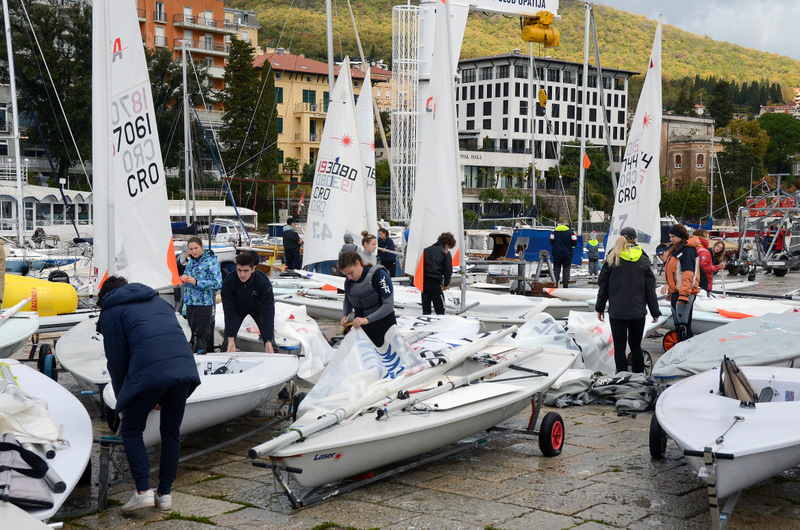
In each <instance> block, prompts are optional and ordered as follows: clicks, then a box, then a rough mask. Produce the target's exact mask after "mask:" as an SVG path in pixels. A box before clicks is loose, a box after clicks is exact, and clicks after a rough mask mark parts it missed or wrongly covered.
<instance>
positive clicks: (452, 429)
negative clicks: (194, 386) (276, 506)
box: [269, 350, 575, 487]
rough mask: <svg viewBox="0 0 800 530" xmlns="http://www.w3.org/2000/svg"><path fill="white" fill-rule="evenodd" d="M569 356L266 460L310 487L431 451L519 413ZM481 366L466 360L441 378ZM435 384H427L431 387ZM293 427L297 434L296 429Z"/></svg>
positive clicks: (362, 422)
mask: <svg viewBox="0 0 800 530" xmlns="http://www.w3.org/2000/svg"><path fill="white" fill-rule="evenodd" d="M574 355H575V354H574V353H573V352H568V351H566V350H546V351H544V352H542V353H540V354H538V355H535V356H533V357H531V358H530V359H529V360H527V361H525V362H524V363H522V365H523V366H524V367H526V368H533V369H536V370H541V371H543V372H546V373H547V376H545V377H534V378H530V379H521V380H514V381H513V382H512V381H509V382H508V383H503V379H505V378H510V377H518V376H519V375H520V373H519V372H515V371H513V370H510V371H509V372H506V373H504V374H501V375H500V376H498V377H496V378H495V379H494V380H493V381H496V382H493V383H480V384H476V385H471V386H467V387H462V388H459V389H456V390H453V391H451V392H448V393H446V394H443V395H440V396H437V397H433V398H430V402H427V403H426V404H425V405H424V406H422V405H421V407H422V410H421V411H420V410H417V411H415V412H393V413H391V414H390V416H389V418H388V420H380V421H376V416H375V414H374V413H373V414H364V415H362V416H357V417H355V418H354V419H353V421H351V422H349V423H345V424H340V425H335V426H333V427H330V428H328V429H326V430H324V431H321V432H319V433H316V434H313V435H311V436H309V437H308V438H307V439H306V440H304V441H303V442H297V443H294V444H292V445H290V446H287V447H285V448H283V449H280V450H278V451H275V452H273V453H271V454H270V455H269V456H270V457H271V458H273V459H277V460H280V463H281V465H286V466H290V467H295V468H300V469H302V470H303V472H302V473H296V474H293V475H292V476H293V478H294V480H295V481H296V482H297V483H298V484H300V485H301V486H304V487H316V486H320V485H323V484H327V483H330V482H334V481H337V480H341V479H344V478H347V477H350V476H353V475H356V474H359V473H364V472H367V471H371V470H374V469H376V468H378V467H380V466H384V465H387V464H391V463H393V462H397V461H400V460H403V459H405V458H409V457H413V456H416V455H419V454H422V453H425V452H428V451H432V450H434V449H437V448H439V447H443V446H445V445H448V444H451V443H453V442H456V441H458V440H462V439H464V438H466V437H469V436H471V435H474V434H476V433H479V432H481V431H484V430H486V429H489V428H490V427H493V426H495V425H497V424H498V423H500V422H502V421H504V420H506V419H508V418H510V417H511V416H514V415H515V414H517V413H518V412H520V411H522V410H523V409H524V408H525V407H526V406H527V405H528V404H529V402H530V401H529V400H530V398H531V396H532V395H533V394H535V393H536V392H540V391H545V390H546V389H547V388H549V387H550V385H551V384H552V383H553V382H554V381H555V380H556V379H557V378H558V377H559V376H560V375H561V374H562V373H563V372H564V371H565V370H566V369H567V368H568V367H569V366H570V365H571V364H572V362H573V361H574ZM482 366H483V365H482V364H479V363H476V362H474V361H466V362H465V363H464V364H462V365H460V366H459V367H457V368H455V369H452V370H451V371H450V372H448V373H447V374H445V376H444V377H447V375H451V376H452V375H455V373H458V374H462V373H468V372H470V371H472V370H475V369H478V368H480V367H482ZM444 377H443V378H444ZM435 384H436V381H431V385H435ZM493 385H498V387H497V388H493ZM301 421H302V420H301ZM295 426H296V427H298V428H299V429H301V430H302V426H301V425H298V424H297V423H296V424H295Z"/></svg>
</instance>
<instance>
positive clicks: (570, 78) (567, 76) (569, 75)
mask: <svg viewBox="0 0 800 530" xmlns="http://www.w3.org/2000/svg"><path fill="white" fill-rule="evenodd" d="M564 82H565V83H569V84H572V83H574V82H575V75H574V73H573V72H571V71H570V70H565V71H564Z"/></svg>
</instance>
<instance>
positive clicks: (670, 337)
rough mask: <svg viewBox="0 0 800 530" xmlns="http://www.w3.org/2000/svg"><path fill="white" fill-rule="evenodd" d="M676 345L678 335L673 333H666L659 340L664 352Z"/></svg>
mask: <svg viewBox="0 0 800 530" xmlns="http://www.w3.org/2000/svg"><path fill="white" fill-rule="evenodd" d="M676 344H678V334H677V333H676V332H675V331H670V332H668V333H667V334H666V335H664V338H663V339H662V340H661V345H662V346H663V347H664V351H669V350H671V349H672V347H673V346H675V345H676Z"/></svg>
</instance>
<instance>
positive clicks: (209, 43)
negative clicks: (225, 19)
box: [203, 33, 214, 50]
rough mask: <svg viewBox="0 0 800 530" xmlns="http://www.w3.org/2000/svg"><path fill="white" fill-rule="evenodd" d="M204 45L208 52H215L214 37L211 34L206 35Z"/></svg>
mask: <svg viewBox="0 0 800 530" xmlns="http://www.w3.org/2000/svg"><path fill="white" fill-rule="evenodd" d="M203 41H204V45H205V49H206V50H213V49H214V35H212V34H210V33H206V34H205V36H204V38H203Z"/></svg>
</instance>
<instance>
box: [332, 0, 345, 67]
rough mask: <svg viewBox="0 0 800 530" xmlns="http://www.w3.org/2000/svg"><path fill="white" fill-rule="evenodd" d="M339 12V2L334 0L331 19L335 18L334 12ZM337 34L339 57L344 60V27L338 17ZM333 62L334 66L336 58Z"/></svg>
mask: <svg viewBox="0 0 800 530" xmlns="http://www.w3.org/2000/svg"><path fill="white" fill-rule="evenodd" d="M338 10H339V2H338V1H337V0H334V2H333V7H332V8H331V18H334V17H333V12H334V11H338ZM336 34H337V35H338V36H339V57H341V58H342V60H344V48H343V47H342V26H341V25H340V21H339V18H338V17H337V18H336ZM329 60H330V58H329ZM333 62H334V64H335V63H336V60H335V58H334V61H333Z"/></svg>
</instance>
